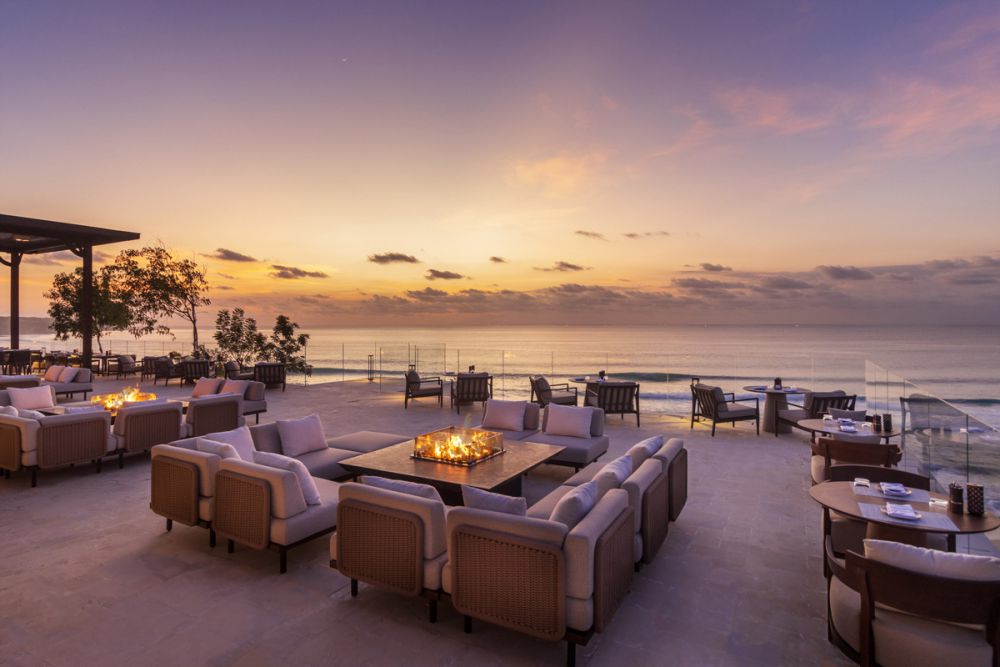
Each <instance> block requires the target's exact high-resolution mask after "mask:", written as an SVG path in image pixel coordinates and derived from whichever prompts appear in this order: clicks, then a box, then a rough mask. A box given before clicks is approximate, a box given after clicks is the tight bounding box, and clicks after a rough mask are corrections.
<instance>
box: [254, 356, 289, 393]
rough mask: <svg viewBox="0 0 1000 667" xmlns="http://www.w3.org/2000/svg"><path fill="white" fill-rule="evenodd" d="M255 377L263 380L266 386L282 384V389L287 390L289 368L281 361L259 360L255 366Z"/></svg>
mask: <svg viewBox="0 0 1000 667" xmlns="http://www.w3.org/2000/svg"><path fill="white" fill-rule="evenodd" d="M253 379H254V380H255V381H256V382H262V383H263V384H264V386H265V387H276V386H278V385H279V384H280V385H281V391H285V385H286V384H287V382H288V369H287V368H286V367H285V364H283V363H280V362H276V361H258V362H257V363H256V364H254V367H253Z"/></svg>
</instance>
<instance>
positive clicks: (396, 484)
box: [359, 475, 444, 503]
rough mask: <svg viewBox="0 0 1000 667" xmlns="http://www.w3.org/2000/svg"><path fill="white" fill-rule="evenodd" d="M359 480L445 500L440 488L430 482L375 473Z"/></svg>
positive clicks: (420, 496)
mask: <svg viewBox="0 0 1000 667" xmlns="http://www.w3.org/2000/svg"><path fill="white" fill-rule="evenodd" d="M359 481H360V482H361V483H362V484H367V485H368V486H374V487H377V488H380V489H388V490H390V491H396V492H398V493H407V494H409V495H411V496H417V497H418V498H426V499H427V500H436V501H438V502H442V503H443V502H444V501H443V500H441V494H440V493H438V490H437V489H435V488H434V487H433V486H431V485H430V484H418V483H417V482H408V481H406V480H404V479H389V478H388V477H376V476H375V475H362V476H361V477H360V480H359Z"/></svg>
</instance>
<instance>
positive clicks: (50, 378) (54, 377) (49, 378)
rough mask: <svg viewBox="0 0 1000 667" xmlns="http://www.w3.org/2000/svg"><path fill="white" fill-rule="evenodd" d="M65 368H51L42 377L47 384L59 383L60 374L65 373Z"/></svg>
mask: <svg viewBox="0 0 1000 667" xmlns="http://www.w3.org/2000/svg"><path fill="white" fill-rule="evenodd" d="M64 368H66V367H65V366H49V367H48V369H47V370H46V371H45V375H44V376H43V377H42V379H43V380H45V381H46V382H59V374H60V373H62V372H63V369H64Z"/></svg>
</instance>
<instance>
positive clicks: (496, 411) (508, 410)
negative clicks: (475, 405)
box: [483, 398, 528, 431]
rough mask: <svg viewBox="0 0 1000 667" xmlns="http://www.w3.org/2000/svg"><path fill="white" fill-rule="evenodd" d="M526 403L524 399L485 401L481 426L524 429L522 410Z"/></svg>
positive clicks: (507, 429) (514, 429) (509, 429)
mask: <svg viewBox="0 0 1000 667" xmlns="http://www.w3.org/2000/svg"><path fill="white" fill-rule="evenodd" d="M527 408H528V404H527V403H525V402H524V401H498V400H494V399H492V398H491V399H490V400H488V401H486V414H485V415H483V428H496V429H501V430H503V431H522V430H524V411H525V410H526V409H527Z"/></svg>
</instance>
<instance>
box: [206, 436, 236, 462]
mask: <svg viewBox="0 0 1000 667" xmlns="http://www.w3.org/2000/svg"><path fill="white" fill-rule="evenodd" d="M195 447H197V449H198V451H199V452H208V453H209V454H215V455H216V456H218V457H219V458H220V459H238V458H240V455H239V453H238V452H237V451H236V448H235V447H233V446H232V445H230V444H229V443H225V442H216V441H214V440H209V439H208V438H198V441H197V443H196V444H195Z"/></svg>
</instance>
